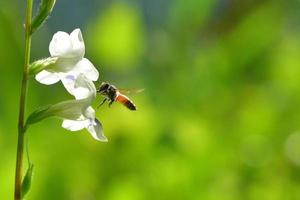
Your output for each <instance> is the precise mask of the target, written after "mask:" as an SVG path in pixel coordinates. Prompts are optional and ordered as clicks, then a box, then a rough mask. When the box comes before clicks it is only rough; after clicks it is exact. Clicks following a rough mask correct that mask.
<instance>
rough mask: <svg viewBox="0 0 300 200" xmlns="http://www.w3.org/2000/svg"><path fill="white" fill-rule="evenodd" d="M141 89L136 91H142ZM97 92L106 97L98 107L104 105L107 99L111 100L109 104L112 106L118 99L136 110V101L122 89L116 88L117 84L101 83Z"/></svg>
mask: <svg viewBox="0 0 300 200" xmlns="http://www.w3.org/2000/svg"><path fill="white" fill-rule="evenodd" d="M140 91H142V90H138V91H135V92H140ZM97 92H98V93H100V94H101V95H102V96H103V97H104V100H103V101H102V102H101V104H100V105H99V106H98V107H100V106H101V105H103V104H104V103H105V102H106V101H109V103H108V106H111V105H112V103H113V102H115V101H117V102H119V103H121V104H123V105H124V106H125V107H127V108H128V109H130V110H136V106H135V105H134V103H133V102H132V101H131V100H130V99H129V98H128V97H127V96H125V95H124V94H122V93H121V92H120V90H118V89H117V88H116V86H114V85H112V84H109V83H106V82H103V83H101V85H100V87H99V89H98V90H97ZM128 92H129V93H130V91H127V93H128Z"/></svg>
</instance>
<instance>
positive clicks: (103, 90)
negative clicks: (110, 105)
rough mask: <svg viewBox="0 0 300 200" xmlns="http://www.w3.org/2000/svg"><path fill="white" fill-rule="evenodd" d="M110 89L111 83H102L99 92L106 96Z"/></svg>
mask: <svg viewBox="0 0 300 200" xmlns="http://www.w3.org/2000/svg"><path fill="white" fill-rule="evenodd" d="M108 88H109V83H106V82H102V83H101V85H100V87H99V89H98V90H97V92H99V93H101V94H104V93H106V92H107V89H108Z"/></svg>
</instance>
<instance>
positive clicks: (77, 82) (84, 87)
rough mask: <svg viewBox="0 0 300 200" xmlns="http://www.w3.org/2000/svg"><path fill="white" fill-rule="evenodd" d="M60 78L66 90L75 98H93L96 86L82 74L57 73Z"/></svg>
mask: <svg viewBox="0 0 300 200" xmlns="http://www.w3.org/2000/svg"><path fill="white" fill-rule="evenodd" d="M59 76H60V79H61V81H62V83H63V85H64V87H65V88H66V90H67V91H68V92H69V93H70V94H71V95H73V96H74V97H75V98H76V99H85V98H91V99H92V98H94V97H95V96H96V88H95V85H94V83H93V82H92V81H91V80H89V79H87V78H86V77H85V75H84V74H79V75H77V74H75V73H71V72H69V73H59Z"/></svg>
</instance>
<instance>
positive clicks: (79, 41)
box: [70, 28, 85, 58]
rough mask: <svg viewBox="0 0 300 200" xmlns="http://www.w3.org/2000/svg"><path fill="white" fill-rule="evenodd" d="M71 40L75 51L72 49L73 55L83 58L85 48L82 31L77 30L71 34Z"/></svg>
mask: <svg viewBox="0 0 300 200" xmlns="http://www.w3.org/2000/svg"><path fill="white" fill-rule="evenodd" d="M70 39H71V42H72V47H73V49H72V51H73V55H74V56H76V57H81V58H83V56H84V52H85V46H84V41H83V37H82V34H81V31H80V29H79V28H77V29H75V30H74V31H73V32H72V33H71V34H70Z"/></svg>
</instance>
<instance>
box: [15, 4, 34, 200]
mask: <svg viewBox="0 0 300 200" xmlns="http://www.w3.org/2000/svg"><path fill="white" fill-rule="evenodd" d="M32 4H33V0H27V8H26V22H25V56H24V68H23V78H22V85H21V96H20V107H19V122H18V146H17V161H16V174H15V195H14V196H15V198H14V199H15V200H21V199H22V192H21V191H22V164H23V151H24V134H25V132H26V127H25V124H24V115H25V106H26V96H27V88H28V74H29V70H28V67H29V64H30V48H31V30H30V29H31V20H32Z"/></svg>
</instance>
